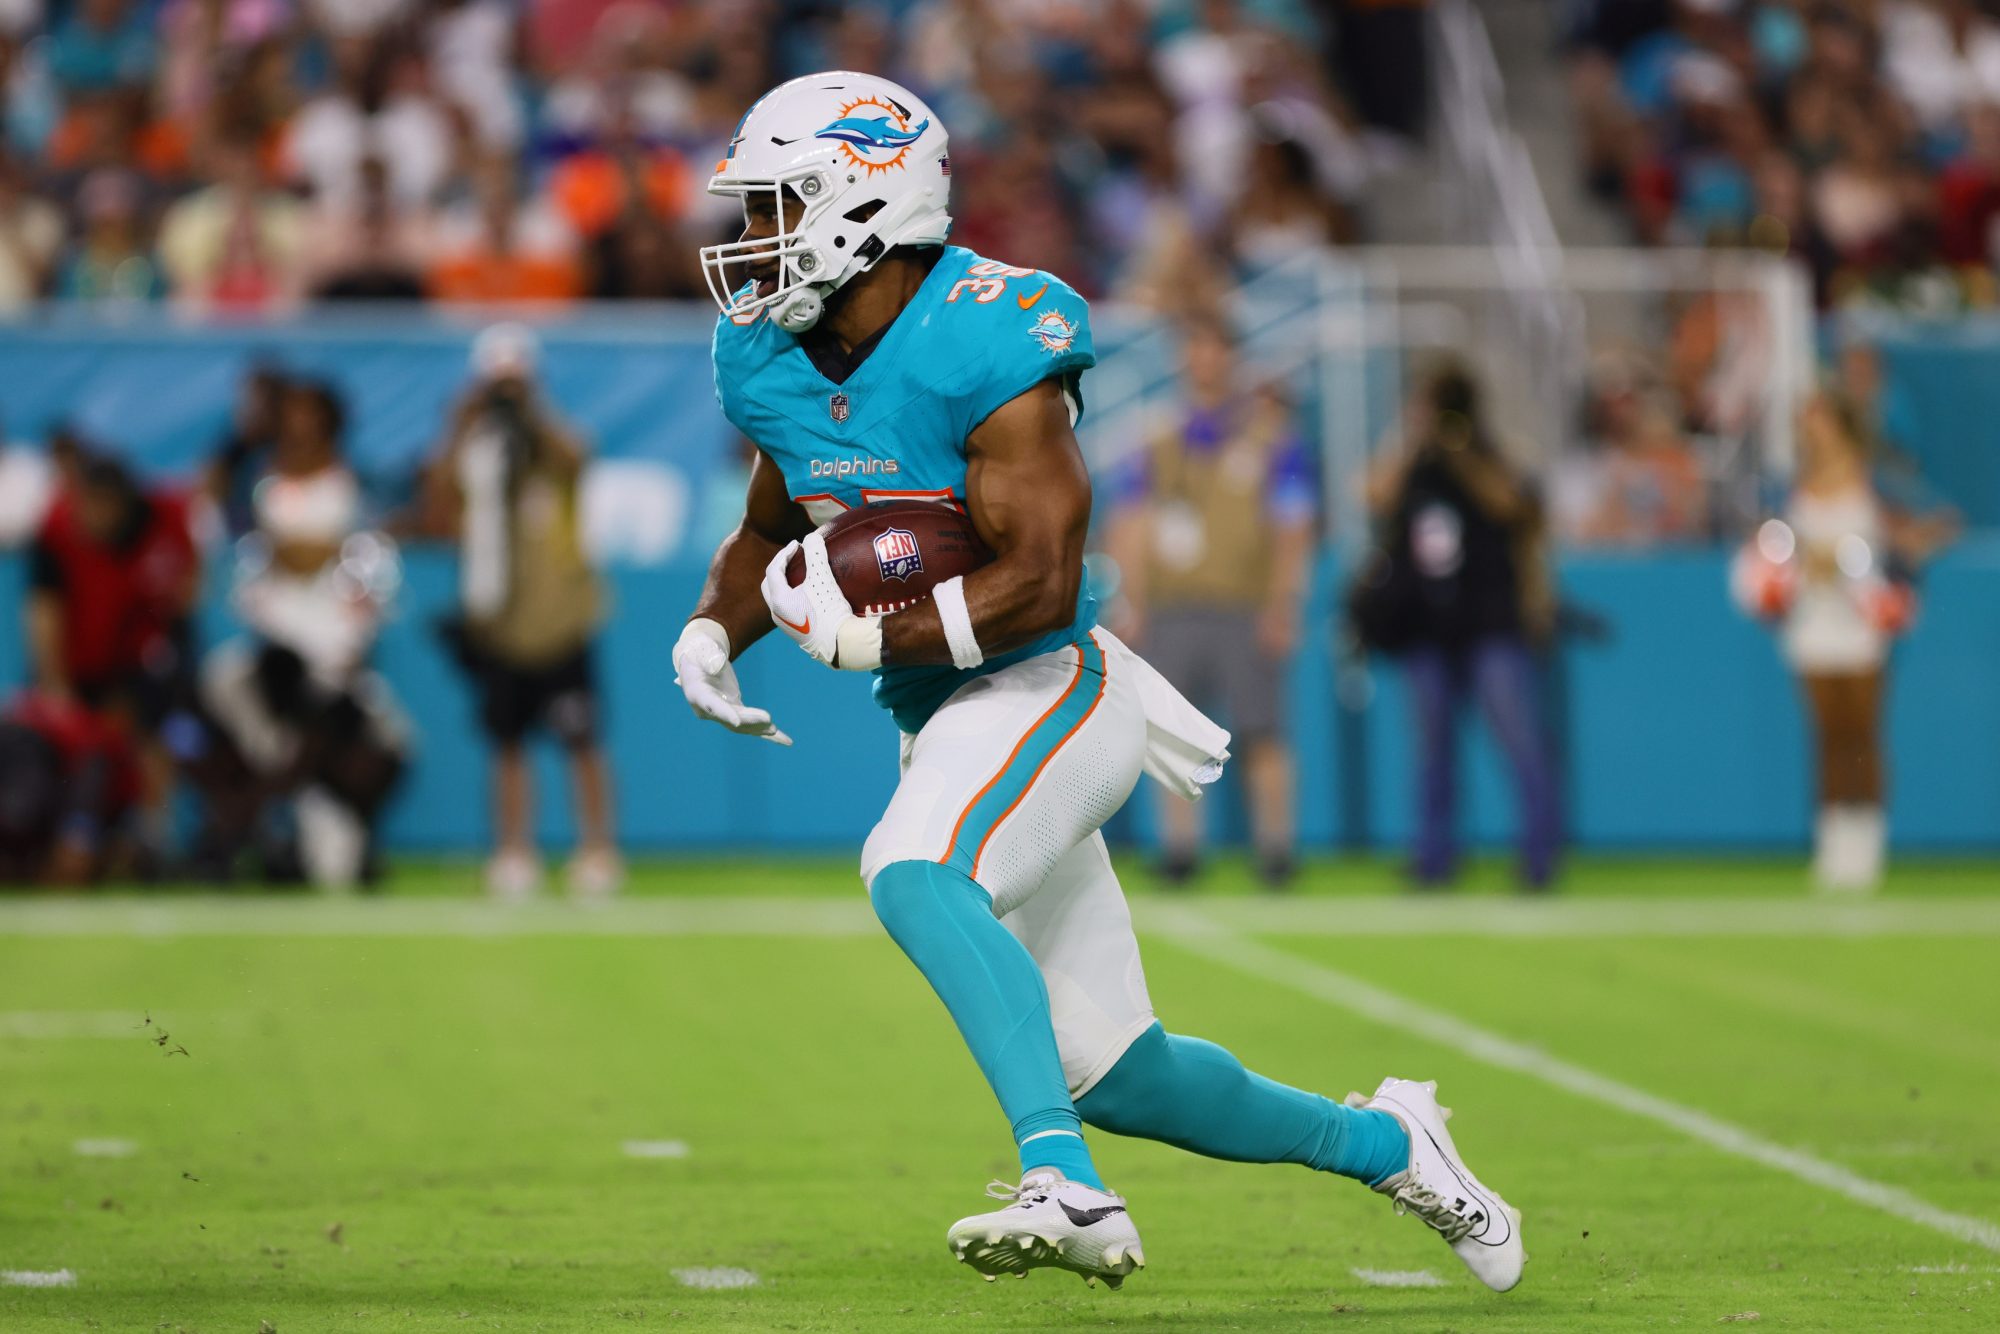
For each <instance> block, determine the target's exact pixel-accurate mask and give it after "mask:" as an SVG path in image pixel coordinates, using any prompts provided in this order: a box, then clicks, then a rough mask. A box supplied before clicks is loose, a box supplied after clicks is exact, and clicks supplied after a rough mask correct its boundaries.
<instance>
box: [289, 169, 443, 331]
mask: <svg viewBox="0 0 2000 1334" xmlns="http://www.w3.org/2000/svg"><path fill="white" fill-rule="evenodd" d="M428 221H429V215H428V213H427V211H425V210H421V209H416V208H402V209H398V208H397V207H396V204H395V201H394V200H393V199H392V198H391V197H390V194H389V174H388V169H387V168H386V167H384V166H383V165H382V162H381V159H379V158H364V159H363V160H362V162H361V171H360V191H359V194H358V197H356V198H354V199H349V200H342V199H338V198H335V199H326V200H322V201H320V202H319V204H318V206H317V207H316V208H315V209H314V210H313V212H312V214H311V216H310V217H309V218H308V219H307V222H306V235H305V240H304V243H303V249H304V252H305V272H304V275H303V278H302V281H303V282H304V284H305V285H306V286H307V287H308V288H309V289H310V290H311V291H312V294H313V295H314V296H316V297H319V298H322V299H325V300H330V301H415V300H419V299H421V298H422V297H423V295H424V287H423V278H422V267H423V257H424V253H425V251H426V249H427V248H428V236H429V227H428Z"/></svg>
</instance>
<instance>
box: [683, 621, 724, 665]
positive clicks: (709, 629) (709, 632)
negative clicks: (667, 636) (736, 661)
mask: <svg viewBox="0 0 2000 1334" xmlns="http://www.w3.org/2000/svg"><path fill="white" fill-rule="evenodd" d="M689 635H700V636H701V637H702V638H703V639H706V640H708V641H709V642H710V643H712V644H714V645H715V646H716V647H717V648H719V649H721V650H722V656H723V658H724V659H727V658H728V657H729V632H728V631H727V630H725V629H723V628H722V622H721V621H718V620H715V619H714V618H713V617H709V616H697V617H695V618H694V619H693V620H691V621H689V622H688V623H687V624H686V625H684V626H682V627H681V638H682V639H683V640H686V639H687V637H688V636H689Z"/></svg>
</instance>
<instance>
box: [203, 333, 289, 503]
mask: <svg viewBox="0 0 2000 1334" xmlns="http://www.w3.org/2000/svg"><path fill="white" fill-rule="evenodd" d="M285 389H286V380H285V373H284V371H283V370H281V369H279V367H277V366H276V365H274V364H272V363H270V362H259V363H258V364H256V365H254V366H252V367H251V368H250V370H249V371H248V372H247V373H246V374H245V375H244V376H243V378H242V379H241V380H240V381H239V382H238V383H237V386H236V403H235V406H234V407H233V408H232V409H231V410H230V415H229V427H228V429H227V430H226V431H225V432H224V433H223V436H222V439H221V440H219V441H217V442H216V446H215V452H214V453H213V454H211V455H210V456H209V460H208V467H207V469H206V470H205V471H204V473H203V475H202V489H203V490H204V491H206V492H207V493H208V499H209V503H210V504H212V505H214V506H215V511H216V516H217V518H218V520H219V521H220V523H221V526H222V535H223V536H224V537H226V538H228V539H229V540H230V541H234V540H236V539H237V538H239V537H243V536H244V535H246V534H248V533H250V532H251V531H253V530H254V529H255V528H256V526H257V512H256V490H257V483H258V482H259V481H260V480H262V478H263V477H264V475H265V473H266V472H267V471H268V470H269V468H270V466H271V451H272V450H273V449H274V448H275V447H276V444H277V439H278V420H279V415H280V411H279V410H280V408H281V407H282V406H283V404H284V400H285Z"/></svg>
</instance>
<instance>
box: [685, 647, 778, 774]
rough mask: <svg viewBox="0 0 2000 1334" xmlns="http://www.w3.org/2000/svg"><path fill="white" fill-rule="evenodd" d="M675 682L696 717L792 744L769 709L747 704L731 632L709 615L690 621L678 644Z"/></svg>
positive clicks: (749, 733) (731, 729) (753, 734)
mask: <svg viewBox="0 0 2000 1334" xmlns="http://www.w3.org/2000/svg"><path fill="white" fill-rule="evenodd" d="M674 684H675V685H677V686H679V687H680V688H681V693H682V694H684V695H686V696H687V702H688V707H689V708H691V709H693V710H694V711H695V716H696V717H698V718H706V719H708V720H709V721H710V722H716V723H721V724H722V725H723V726H724V727H726V728H728V729H729V730H730V731H732V732H741V733H742V734H743V735H744V736H760V737H763V738H764V739H765V740H766V741H775V742H777V743H778V744H779V745H781V746H789V745H791V744H792V739H791V738H790V737H788V736H786V735H785V734H784V733H783V732H780V731H779V730H778V727H777V724H775V723H773V722H772V721H771V715H770V714H769V713H767V712H765V711H764V710H763V709H753V708H750V707H749V706H748V705H746V704H744V702H743V688H742V687H741V686H739V685H737V684H736V669H735V668H734V667H732V666H730V663H729V632H728V631H727V630H724V629H723V628H722V627H721V626H720V625H719V624H717V623H716V622H714V621H711V620H710V619H708V617H706V616H699V617H696V618H695V619H694V620H692V621H689V622H688V623H687V628H686V629H684V630H682V631H681V637H680V640H679V642H677V643H676V644H675V645H674Z"/></svg>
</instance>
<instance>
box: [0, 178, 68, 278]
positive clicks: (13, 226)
mask: <svg viewBox="0 0 2000 1334" xmlns="http://www.w3.org/2000/svg"><path fill="white" fill-rule="evenodd" d="M62 243H63V218H62V212H61V210H59V209H58V208H56V206H55V205H53V204H51V203H49V202H48V201H47V200H45V199H42V198H40V197H39V196H38V195H36V194H35V193H34V192H33V191H32V190H31V189H30V187H29V185H28V182H27V180H26V178H25V175H24V173H23V172H22V170H21V167H20V164H19V163H18V162H17V161H15V160H14V158H13V157H12V156H11V155H9V154H7V153H6V152H5V151H4V150H0V315H15V314H19V313H20V312H21V311H22V310H24V309H26V308H27V307H29V306H31V305H33V304H34V303H35V302H36V301H37V300H39V299H40V298H41V296H42V293H43V291H44V290H45V289H46V288H47V287H48V284H49V279H50V276H51V274H52V273H53V271H54V268H55V262H56V256H57V254H58V252H59V251H60V250H61V249H62Z"/></svg>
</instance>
